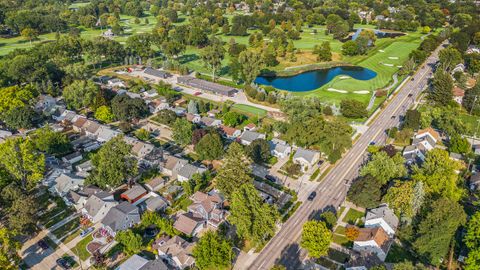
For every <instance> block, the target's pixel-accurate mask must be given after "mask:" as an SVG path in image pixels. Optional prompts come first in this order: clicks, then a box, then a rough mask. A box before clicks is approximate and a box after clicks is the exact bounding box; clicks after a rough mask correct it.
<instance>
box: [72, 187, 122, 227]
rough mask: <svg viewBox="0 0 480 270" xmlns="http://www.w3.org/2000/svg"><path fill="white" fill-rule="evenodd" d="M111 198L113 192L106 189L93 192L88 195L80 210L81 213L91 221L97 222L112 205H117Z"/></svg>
mask: <svg viewBox="0 0 480 270" xmlns="http://www.w3.org/2000/svg"><path fill="white" fill-rule="evenodd" d="M117 204H118V202H116V201H115V200H114V199H113V194H110V193H108V192H106V191H100V192H97V193H94V194H92V195H90V197H88V199H87V201H86V202H85V205H84V207H83V208H82V210H81V212H82V215H83V216H85V217H86V218H88V219H89V220H90V221H91V222H92V223H97V222H100V221H101V220H103V218H104V217H105V216H106V215H107V213H108V212H109V211H110V209H111V208H112V207H114V206H115V205H117Z"/></svg>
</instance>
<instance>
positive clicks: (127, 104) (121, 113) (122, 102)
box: [112, 94, 149, 121]
mask: <svg viewBox="0 0 480 270" xmlns="http://www.w3.org/2000/svg"><path fill="white" fill-rule="evenodd" d="M112 112H113V114H114V115H115V118H116V119H118V120H120V121H131V120H132V119H138V118H142V117H144V116H146V115H147V114H148V112H149V111H148V107H147V105H146V104H145V102H144V101H143V99H141V98H131V97H129V96H127V95H123V94H122V95H116V96H115V97H114V98H113V99H112Z"/></svg>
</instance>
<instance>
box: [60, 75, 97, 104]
mask: <svg viewBox="0 0 480 270" xmlns="http://www.w3.org/2000/svg"><path fill="white" fill-rule="evenodd" d="M98 91H99V88H98V86H97V85H96V84H95V83H93V81H83V80H82V81H78V80H77V81H73V82H72V83H71V84H70V85H68V86H66V87H65V88H64V89H63V92H62V96H63V98H64V99H65V102H66V103H67V106H68V108H70V109H75V110H80V109H82V108H85V107H90V106H92V105H93V103H94V101H95V97H96V96H97V93H98Z"/></svg>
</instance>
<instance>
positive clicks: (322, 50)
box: [313, 41, 332, 62]
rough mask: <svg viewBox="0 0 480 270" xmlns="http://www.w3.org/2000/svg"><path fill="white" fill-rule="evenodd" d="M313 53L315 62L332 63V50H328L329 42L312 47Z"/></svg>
mask: <svg viewBox="0 0 480 270" xmlns="http://www.w3.org/2000/svg"><path fill="white" fill-rule="evenodd" d="M313 53H314V54H316V55H317V61H323V62H327V61H332V50H331V48H330V42H328V41H324V42H322V44H320V45H315V47H313Z"/></svg>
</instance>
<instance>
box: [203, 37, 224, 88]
mask: <svg viewBox="0 0 480 270" xmlns="http://www.w3.org/2000/svg"><path fill="white" fill-rule="evenodd" d="M200 58H201V59H202V61H203V63H204V64H205V66H206V67H208V68H210V69H211V70H212V79H213V81H215V72H216V71H217V70H218V69H220V68H221V67H222V60H223V58H225V48H224V47H223V43H222V41H221V40H219V39H217V38H212V39H211V40H210V45H208V46H207V47H205V48H204V49H203V50H202V51H201V53H200Z"/></svg>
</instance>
